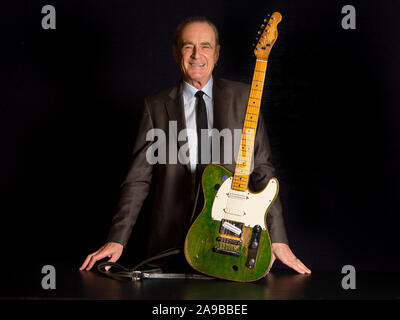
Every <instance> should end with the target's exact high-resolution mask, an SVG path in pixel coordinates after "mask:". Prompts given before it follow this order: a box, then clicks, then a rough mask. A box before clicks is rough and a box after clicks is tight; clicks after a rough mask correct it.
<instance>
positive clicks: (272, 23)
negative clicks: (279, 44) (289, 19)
mask: <svg viewBox="0 0 400 320" xmlns="http://www.w3.org/2000/svg"><path fill="white" fill-rule="evenodd" d="M281 20H282V15H281V14H280V13H279V12H274V13H273V14H272V15H271V16H270V17H269V19H268V18H267V19H264V24H262V25H261V30H260V31H258V34H259V35H260V36H259V37H258V38H257V45H256V46H255V49H254V54H255V55H256V57H257V59H259V60H268V57H269V53H270V51H271V48H272V46H273V45H274V43H275V41H276V39H277V38H278V23H279V22H281ZM267 21H268V22H267ZM265 23H266V24H265Z"/></svg>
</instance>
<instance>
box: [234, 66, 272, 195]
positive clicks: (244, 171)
mask: <svg viewBox="0 0 400 320" xmlns="http://www.w3.org/2000/svg"><path fill="white" fill-rule="evenodd" d="M267 64H268V61H267V60H259V59H257V60H256V66H255V68H254V74H253V81H252V83H251V89H250V96H249V101H248V103H247V109H246V116H245V120H244V124H243V131H242V137H241V140H240V147H239V153H238V157H237V161H236V167H235V173H234V176H233V181H232V189H234V190H237V191H246V190H247V186H248V183H249V177H250V171H251V159H252V155H253V150H254V141H255V137H256V131H257V123H258V117H259V116H260V106H261V98H262V93H263V88H264V81H265V73H266V71H267Z"/></svg>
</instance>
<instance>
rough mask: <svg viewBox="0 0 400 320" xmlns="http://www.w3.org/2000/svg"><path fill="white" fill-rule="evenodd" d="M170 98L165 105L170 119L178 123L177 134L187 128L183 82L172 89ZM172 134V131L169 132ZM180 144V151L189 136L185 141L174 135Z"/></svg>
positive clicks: (188, 166) (188, 167)
mask: <svg viewBox="0 0 400 320" xmlns="http://www.w3.org/2000/svg"><path fill="white" fill-rule="evenodd" d="M168 97H169V100H167V101H166V103H165V107H166V109H167V113H168V118H169V121H176V124H177V134H178V135H179V132H181V131H182V130H184V129H186V128H187V126H186V118H185V110H184V105H183V96H182V83H179V84H178V85H177V86H175V87H174V88H172V89H171V91H170V93H169V95H168ZM169 134H171V132H170V133H169ZM173 139H175V141H177V144H178V151H179V148H181V147H182V146H183V145H184V144H185V143H187V142H188V140H187V137H186V139H185V140H183V141H179V140H178V136H175V137H173ZM186 167H187V169H188V170H190V164H187V165H186Z"/></svg>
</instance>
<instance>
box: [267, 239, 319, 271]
mask: <svg viewBox="0 0 400 320" xmlns="http://www.w3.org/2000/svg"><path fill="white" fill-rule="evenodd" d="M275 259H278V260H280V261H282V262H283V263H284V264H286V265H287V266H289V267H290V268H292V269H294V270H296V271H297V272H298V273H303V274H304V273H311V270H310V269H308V268H307V267H306V266H305V265H304V264H303V262H301V261H300V259H299V258H297V257H296V256H295V255H294V254H293V252H292V250H290V248H289V246H288V245H287V244H286V243H278V242H275V243H272V264H273V263H274V262H275Z"/></svg>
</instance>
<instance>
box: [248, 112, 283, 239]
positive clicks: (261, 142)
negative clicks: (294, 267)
mask: <svg viewBox="0 0 400 320" xmlns="http://www.w3.org/2000/svg"><path fill="white" fill-rule="evenodd" d="M272 177H275V168H274V167H273V165H272V156H271V147H270V143H269V139H268V134H267V131H266V128H265V124H264V119H263V116H262V113H260V116H259V120H258V125H257V133H256V140H255V144H254V169H253V172H252V174H251V176H250V183H249V187H250V188H251V189H253V190H255V191H259V190H261V189H263V188H264V187H265V186H266V184H267V182H268V181H269V179H271V178H272ZM267 225H268V230H269V234H270V237H271V241H272V242H281V243H286V244H288V243H289V242H288V239H287V235H286V229H285V224H284V220H283V216H282V204H281V201H280V199H279V195H278V196H277V197H276V199H275V201H274V203H273V204H272V206H271V208H270V209H269V211H268V214H267Z"/></svg>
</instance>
